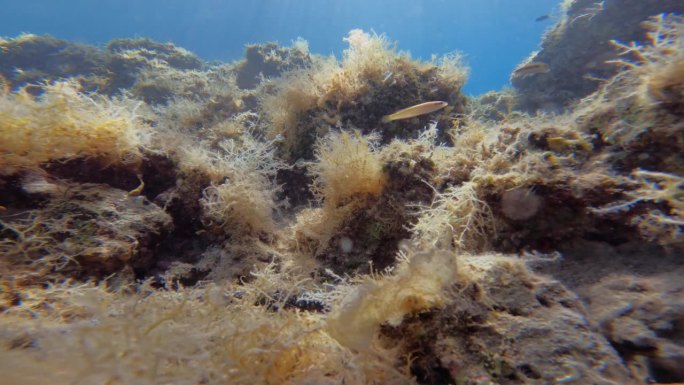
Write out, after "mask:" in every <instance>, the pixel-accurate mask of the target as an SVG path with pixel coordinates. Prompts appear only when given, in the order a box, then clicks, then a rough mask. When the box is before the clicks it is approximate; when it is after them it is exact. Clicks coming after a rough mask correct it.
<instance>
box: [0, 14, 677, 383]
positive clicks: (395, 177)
mask: <svg viewBox="0 0 684 385" xmlns="http://www.w3.org/2000/svg"><path fill="white" fill-rule="evenodd" d="M613 3H615V2H603V3H602V4H603V6H602V7H603V8H600V9H599V8H597V9H596V12H597V13H596V14H591V13H588V12H589V10H590V9H589V8H588V7H589V5H588V4H585V2H583V1H576V2H568V4H567V12H568V15H567V17H566V18H564V19H563V20H562V21H561V24H560V25H559V26H557V27H556V28H555V29H554V30H552V31H551V32H549V33H548V34H547V35H546V38H545V39H546V40H545V41H546V42H545V43H544V47H545V48H544V49H549V50H550V49H551V48H550V47H552V46H553V47H555V48H554V49H561V48H560V47H561V46H559V45H558V44H561V42H562V41H565V40H563V39H566V38H561V37H560V36H561V34H560V32H558V33H556V32H554V31H560V29H561V27H562V28H563V29H565V30H567V31H568V32H567V33H569V34H576V33H580V32H579V31H580V29H579V28H585V29H586V28H593V27H591V25H594V24H592V23H595V22H596V20H603V24H602V25H603V26H604V27H605V28H606V30H605V31H604V33H605V36H610V37H607V38H606V39H619V40H620V41H622V43H621V44H619V45H615V47H616V50H617V51H615V52H618V53H623V54H624V55H622V56H620V60H621V61H620V63H618V64H611V67H610V68H611V70H610V71H608V72H605V73H602V75H601V76H604V77H605V78H606V79H605V81H603V82H600V83H598V84H596V83H593V82H591V86H586V87H585V86H578V85H577V84H576V83H573V85H569V84H570V83H572V82H573V79H575V80H577V79H581V76H579V77H572V76H568V77H566V79H567V82H568V83H563V82H556V81H555V80H550V79H556V77H557V76H561V75H559V74H560V73H559V72H556V71H559V70H560V69H559V67H558V66H557V65H556V64H554V63H555V62H553V61H552V60H551V58H552V59H553V60H559V61H561V60H563V58H564V57H565V56H563V55H560V54H557V53H552V51H544V50H542V51H541V52H540V53H538V54H537V55H543V56H540V57H538V58H535V59H533V60H542V58H543V60H545V61H546V62H547V64H548V65H549V68H550V71H549V72H548V73H546V74H537V75H535V76H534V77H527V78H525V79H521V80H520V82H517V81H514V86H515V87H516V90H515V92H514V91H511V90H507V91H503V92H495V93H490V94H487V95H484V96H482V97H480V98H478V99H472V98H467V97H465V96H464V95H463V94H462V92H461V88H462V86H463V84H464V83H465V81H466V78H467V73H468V71H467V69H466V68H465V67H464V66H463V65H462V64H461V63H460V62H459V60H458V57H455V56H447V57H443V58H437V59H435V60H433V61H428V62H424V61H417V60H414V59H412V58H411V57H410V56H409V55H408V54H405V53H402V52H398V51H397V50H396V49H395V48H394V46H393V44H391V42H390V41H389V40H388V39H387V38H386V37H384V36H378V35H375V34H370V33H366V32H364V31H361V30H353V31H351V32H350V33H349V35H348V36H347V37H346V38H345V41H346V42H347V43H348V48H347V49H346V50H345V52H344V55H343V57H342V58H339V59H336V58H331V57H322V56H319V55H316V54H313V53H310V52H309V51H308V47H307V46H306V44H305V43H304V42H303V41H297V42H295V43H294V44H293V46H292V47H280V46H277V45H275V44H272V43H268V44H264V45H253V46H249V47H248V48H247V51H246V52H247V53H246V58H245V59H244V60H241V61H238V62H236V63H232V64H216V63H213V64H210V63H204V62H202V61H201V60H200V59H199V58H197V57H196V56H195V55H194V54H192V53H190V52H188V51H186V50H183V49H181V48H178V47H175V46H173V45H172V44H168V43H166V44H162V43H157V42H153V41H150V40H147V39H132V40H128V39H120V40H116V41H113V42H111V43H110V44H109V45H108V46H107V48H106V49H97V48H95V47H87V46H81V45H75V44H72V43H69V42H65V41H62V40H58V39H56V38H53V37H49V36H42V37H41V36H33V35H25V36H20V37H17V38H15V39H6V40H3V41H1V42H0V50H2V52H9V53H11V54H8V55H5V56H2V57H0V73H1V74H2V76H3V80H2V85H3V87H2V94H1V95H0V255H2V258H1V259H0V369H2V372H3V373H4V374H3V375H4V376H5V377H4V381H5V382H6V383H8V384H43V383H44V384H48V383H49V384H55V383H59V384H62V383H65V384H66V383H84V384H91V383H92V384H101V383H109V384H158V383H169V384H223V383H236V384H255V383H258V384H283V383H289V384H305V383H316V384H337V383H353V384H357V383H358V384H364V383H367V384H372V383H376V384H377V383H383V384H407V383H417V384H456V385H484V384H502V385H504V384H505V385H512V384H606V385H608V384H616V383H618V384H648V383H655V382H657V383H677V382H682V381H684V373H682V371H681V368H682V367H683V366H684V343H683V342H682V338H681V337H682V333H683V331H684V329H683V327H684V322H683V320H684V306H683V304H684V298H682V295H681V293H682V290H681V286H682V285H681V282H680V281H681V280H679V279H678V277H680V276H681V275H682V273H684V258H683V257H684V236H683V235H682V230H683V227H684V159H682V154H684V135H683V134H684V124H683V123H682V122H683V121H684V120H683V116H684V102H683V100H684V76H681V75H682V74H684V20H683V19H682V18H681V17H678V16H676V15H665V14H661V12H662V11H663V8H658V11H657V12H654V15H656V16H654V17H651V18H648V19H647V20H645V23H642V24H640V27H639V28H642V29H641V31H645V35H644V36H642V37H640V39H639V40H638V41H636V42H634V43H630V41H631V40H630V39H631V37H633V35H624V33H631V32H629V31H628V30H627V29H625V28H623V27H620V26H618V24H616V23H617V21H616V20H615V18H616V17H618V18H622V17H623V16H622V15H623V13H624V12H627V10H625V9H621V10H620V12H618V11H617V10H615V7H616V5H615V4H613ZM651 3H652V2H643V4H642V5H641V6H640V7H631V6H630V7H626V6H625V7H623V8H630V9H632V10H636V9H639V10H640V11H639V12H642V11H643V12H646V11H644V10H645V9H647V8H648V7H649V6H653V4H651ZM672 4H675V3H672ZM660 5H661V6H662V7H667V6H669V5H670V2H662V3H660ZM675 5H676V4H675ZM618 8H619V7H618ZM592 9H593V8H592ZM648 9H651V8H648ZM614 12H618V13H614ZM635 12H636V11H635ZM578 13H581V14H578ZM585 13H586V14H587V16H582V15H584V14H585ZM658 14H659V15H658ZM630 20H631V19H630ZM563 23H564V24H563ZM630 25H631V24H630ZM609 27H610V28H617V30H619V31H620V32H621V33H622V34H619V35H612V34H611V29H610V28H609ZM552 36H556V39H557V40H556V43H554V44H556V45H552V44H550V43H549V41H550V40H549V39H551V38H552ZM562 36H569V35H562ZM603 36H604V35H601V39H603ZM562 44H565V43H562ZM577 44H579V45H581V44H580V43H577ZM582 44H584V43H582ZM579 45H576V46H572V47H575V48H577V47H579ZM568 49H569V48H568ZM577 49H579V48H577ZM561 50H562V49H561ZM553 52H555V51H553ZM586 54H587V55H592V54H591V53H590V52H586ZM544 55H546V56H544ZM557 55H559V56H557ZM38 58H50V60H39V59H38ZM33 59H35V61H36V63H34V61H33ZM595 59H596V60H603V59H599V58H595ZM583 60H584V59H583ZM600 66H603V64H600ZM606 68H607V67H606ZM22 74H23V75H22ZM29 75H30V76H29ZM542 76H547V80H548V83H544V87H547V86H548V87H551V86H553V87H559V88H558V89H561V88H563V87H567V88H568V89H570V90H571V95H570V94H568V95H570V96H568V97H567V98H565V96H562V95H564V94H562V93H555V92H554V93H553V95H556V96H559V95H561V99H553V100H551V99H544V98H542V99H539V98H537V96H535V95H539V92H538V91H535V89H536V88H535V87H541V86H542V85H541V83H539V84H536V83H534V82H537V81H539V82H541V81H542V80H541V79H542ZM583 81H584V80H581V81H580V83H581V82H583ZM525 84H527V85H528V86H529V87H530V88H527V89H526V88H525V87H526V85H525ZM535 84H536V85H535ZM587 84H588V83H587ZM563 89H565V88H563ZM579 98H582V100H581V101H580V100H579ZM430 100H443V101H446V102H448V107H446V108H444V109H441V110H439V111H435V112H432V113H431V114H428V115H417V116H415V117H412V118H409V119H405V120H396V121H392V122H386V121H383V116H385V115H388V114H391V113H393V112H394V111H397V110H399V109H402V108H405V107H409V106H413V105H416V104H418V103H421V102H425V101H430ZM570 100H573V101H574V102H573V103H572V107H571V108H567V109H566V110H565V112H563V113H559V114H557V115H552V114H543V115H542V114H539V115H529V114H527V113H526V112H524V111H521V110H520V106H525V107H524V108H523V109H525V110H536V109H538V108H545V109H548V108H547V106H546V105H545V103H551V104H553V105H554V107H553V109H556V106H563V107H568V106H569V105H570V103H569V102H570Z"/></svg>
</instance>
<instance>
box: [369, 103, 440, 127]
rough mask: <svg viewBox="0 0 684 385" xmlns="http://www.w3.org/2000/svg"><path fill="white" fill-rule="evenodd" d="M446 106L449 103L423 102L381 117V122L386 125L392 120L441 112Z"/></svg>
mask: <svg viewBox="0 0 684 385" xmlns="http://www.w3.org/2000/svg"><path fill="white" fill-rule="evenodd" d="M448 105H449V103H447V102H425V103H420V104H416V105H415V106H411V107H407V108H404V109H402V110H399V111H397V112H395V113H392V114H389V115H385V116H383V117H382V122H383V123H387V122H391V121H393V120H399V119H408V118H413V117H416V116H420V115H425V114H429V113H431V112H435V111H437V110H441V109H442V108H444V107H446V106H448Z"/></svg>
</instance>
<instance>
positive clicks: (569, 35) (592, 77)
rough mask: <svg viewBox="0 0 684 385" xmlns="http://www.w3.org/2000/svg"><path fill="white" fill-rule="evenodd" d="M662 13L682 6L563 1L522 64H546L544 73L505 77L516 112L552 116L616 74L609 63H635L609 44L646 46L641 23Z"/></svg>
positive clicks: (671, 0)
mask: <svg viewBox="0 0 684 385" xmlns="http://www.w3.org/2000/svg"><path fill="white" fill-rule="evenodd" d="M662 13H674V14H682V13H684V4H682V3H681V2H680V1H677V0H665V1H658V0H646V1H641V0H607V1H594V0H573V1H565V2H564V3H563V9H562V16H561V19H560V21H559V22H558V23H557V24H556V25H554V26H553V27H552V28H551V29H550V30H548V31H547V32H546V33H545V35H544V38H543V39H542V42H541V47H540V49H539V51H537V52H534V53H533V54H532V55H530V57H529V58H527V60H526V62H541V63H545V64H547V65H548V68H549V72H548V73H544V74H537V75H534V76H516V75H515V74H514V75H513V76H512V77H511V82H512V84H513V87H514V88H515V90H516V91H518V94H519V99H518V103H517V105H518V108H519V109H521V110H523V111H526V112H531V113H534V112H535V111H539V110H541V111H551V112H558V111H562V110H563V109H565V108H567V107H570V106H571V105H572V104H573V103H574V102H575V101H577V100H579V99H581V98H583V97H585V96H588V95H589V94H591V93H593V92H594V91H596V90H597V89H598V88H599V87H600V85H601V83H602V82H604V81H607V80H608V79H610V78H611V77H613V76H615V75H616V74H617V73H618V72H619V71H620V67H619V66H618V65H615V64H614V63H613V61H615V60H620V59H626V60H634V59H635V57H630V56H629V55H625V52H624V50H623V49H621V48H620V46H619V45H617V44H614V42H622V43H627V44H628V43H630V42H636V43H637V44H644V43H645V42H648V37H647V32H648V31H649V29H648V26H647V25H644V24H643V22H645V21H647V20H648V18H649V17H651V16H655V15H658V14H662ZM523 65H524V63H523Z"/></svg>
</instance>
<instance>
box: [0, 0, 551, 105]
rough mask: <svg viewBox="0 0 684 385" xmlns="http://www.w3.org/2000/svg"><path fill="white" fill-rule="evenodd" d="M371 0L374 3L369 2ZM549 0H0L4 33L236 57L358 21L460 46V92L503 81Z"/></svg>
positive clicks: (442, 49) (526, 48) (316, 37)
mask: <svg viewBox="0 0 684 385" xmlns="http://www.w3.org/2000/svg"><path fill="white" fill-rule="evenodd" d="M369 4H370V5H369ZM557 5H558V2H557V1H554V0H426V1H420V0H413V1H411V0H382V1H380V0H184V1H182V0H71V1H66V0H23V1H17V0H0V9H1V10H2V12H0V35H2V36H6V37H14V36H16V35H18V34H19V33H21V32H29V33H35V34H44V33H49V34H52V35H54V36H56V37H58V38H62V39H67V40H74V41H78V42H82V43H90V44H97V45H103V44H104V43H106V42H107V41H109V40H111V39H113V38H117V37H151V38H153V39H155V40H159V41H171V42H173V43H175V44H176V45H179V46H182V47H184V48H187V49H189V50H191V51H193V52H195V53H197V54H198V55H199V56H200V57H202V58H203V59H206V60H227V61H229V60H235V59H239V58H240V57H242V54H243V46H244V44H246V43H258V42H266V41H278V42H280V43H283V44H289V43H290V42H291V41H292V40H294V39H296V38H297V37H302V38H304V39H306V40H307V41H309V46H310V49H311V51H312V52H315V53H321V54H335V55H337V56H338V57H339V56H340V55H341V52H342V50H343V49H344V48H345V43H343V42H342V38H343V37H344V36H346V34H347V32H349V30H351V29H354V28H362V29H364V30H367V31H370V30H373V31H375V32H377V33H384V34H386V35H387V37H389V38H390V39H391V40H394V41H397V42H398V47H399V49H401V50H405V51H409V52H410V53H411V54H412V56H413V57H416V58H423V59H428V58H430V56H431V54H438V55H439V54H445V53H449V52H453V51H456V50H458V51H461V52H463V53H465V55H466V60H467V63H468V65H469V66H470V67H471V69H472V72H471V77H470V80H469V81H468V83H467V84H466V88H465V92H466V93H468V94H480V93H483V92H486V91H488V90H493V89H500V88H501V87H503V86H505V85H507V84H508V78H509V74H510V72H511V70H512V69H513V68H514V67H515V66H516V65H517V64H518V63H519V62H520V61H521V60H522V59H524V58H525V57H527V56H528V55H529V54H530V52H531V51H533V50H535V49H536V48H537V46H538V44H539V41H540V37H541V35H542V33H543V32H544V30H545V29H546V28H548V27H549V26H550V25H551V24H552V23H553V18H551V19H550V20H545V21H542V22H536V21H535V19H536V18H537V17H538V16H541V15H544V14H552V13H554V10H556V11H557Z"/></svg>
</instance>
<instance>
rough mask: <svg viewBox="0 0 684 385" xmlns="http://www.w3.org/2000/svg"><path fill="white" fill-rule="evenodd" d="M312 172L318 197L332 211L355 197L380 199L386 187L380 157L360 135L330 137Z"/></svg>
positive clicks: (336, 134)
mask: <svg viewBox="0 0 684 385" xmlns="http://www.w3.org/2000/svg"><path fill="white" fill-rule="evenodd" d="M310 170H311V173H312V174H313V175H314V177H315V178H316V179H315V181H314V184H313V191H314V193H315V194H316V195H317V196H318V197H319V198H320V199H321V200H322V201H323V202H324V203H325V205H326V206H330V207H338V206H341V205H344V204H345V203H349V201H350V200H351V199H352V198H355V197H358V198H364V197H368V196H378V195H380V193H381V192H382V190H383V188H384V186H385V183H386V177H385V174H384V172H383V170H382V162H381V160H380V157H379V155H378V154H377V153H376V152H374V151H372V149H371V143H370V142H369V140H368V139H367V138H366V137H363V136H362V135H360V134H358V133H354V134H351V133H349V132H341V133H333V134H330V135H329V136H328V137H327V138H326V139H325V140H323V141H321V142H320V143H319V145H318V148H317V150H316V162H313V163H311V166H310Z"/></svg>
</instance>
